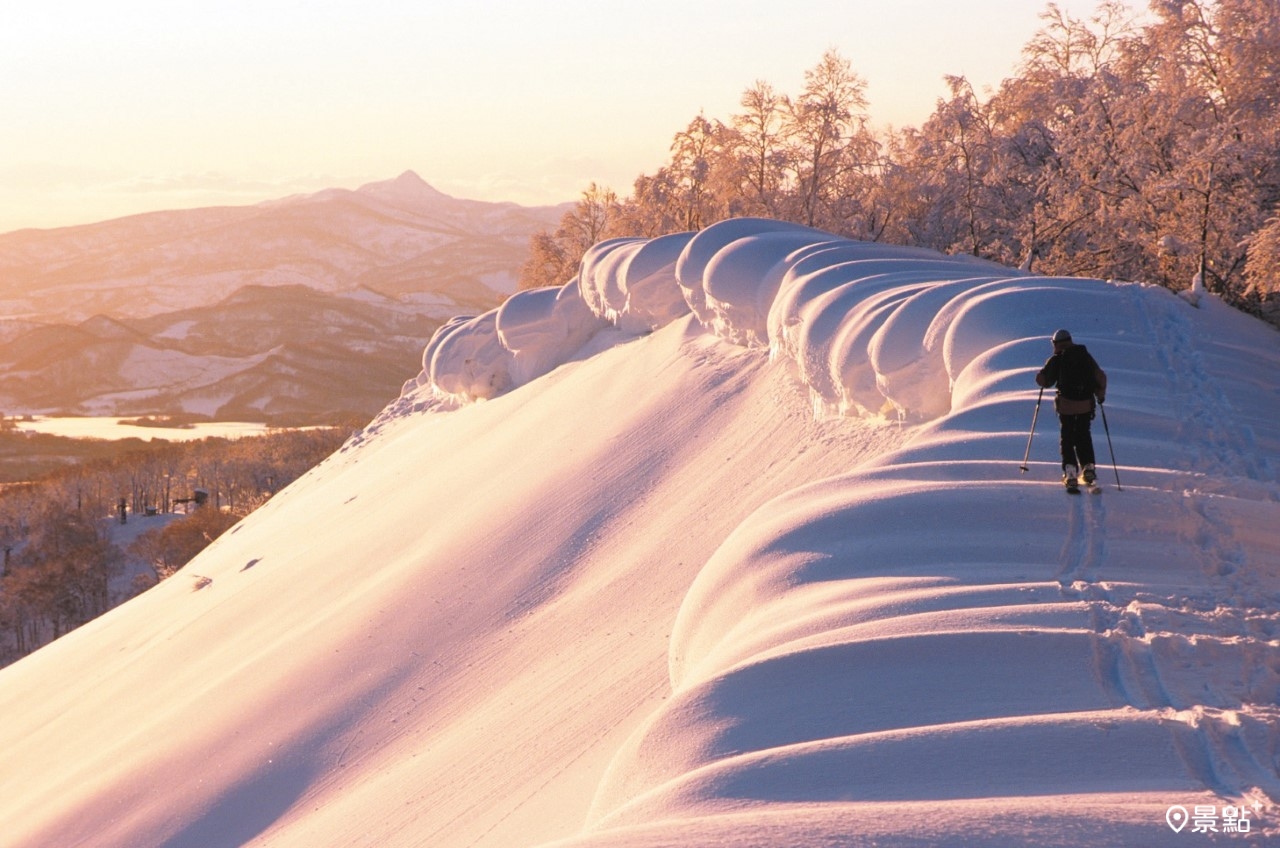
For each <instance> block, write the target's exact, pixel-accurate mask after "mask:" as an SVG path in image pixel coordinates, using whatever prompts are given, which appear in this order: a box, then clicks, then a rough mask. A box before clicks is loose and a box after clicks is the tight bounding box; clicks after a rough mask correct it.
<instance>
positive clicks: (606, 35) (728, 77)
mask: <svg viewBox="0 0 1280 848" xmlns="http://www.w3.org/2000/svg"><path fill="white" fill-rule="evenodd" d="M1058 5H1059V6H1060V7H1061V8H1062V9H1064V10H1065V11H1067V12H1069V13H1071V14H1073V15H1076V16H1080V17H1085V16H1088V15H1090V14H1092V12H1093V10H1094V9H1095V8H1096V5H1097V4H1096V3H1095V2H1093V0H1060V2H1059V4H1058ZM1043 9H1044V5H1038V4H1036V3H1034V2H1027V0H974V2H966V3H963V4H958V3H943V2H936V0H899V1H898V2H893V3H885V2H883V0H838V1H837V0H794V2H787V3H782V2H777V0H770V2H762V0H734V1H733V2H729V0H652V1H651V2H648V3H645V4H643V5H640V4H635V3H628V4H604V3H599V2H597V0H552V2H549V3H542V4H533V3H523V2H521V3H517V2H513V0H475V2H472V3H469V4H444V3H430V4H427V3H421V2H415V0H378V1H377V2H372V3H371V2H368V0H362V2H354V0H321V2H307V3H303V2H295V1H294V0H221V2H208V1H206V0H163V2H158V1H157V0H112V2H101V0H45V2H42V3H40V4H34V3H22V4H17V3H12V4H5V6H4V7H3V11H0V78H3V79H4V80H5V84H4V85H3V86H0V114H2V115H4V116H5V119H4V126H3V129H2V130H0V232H7V231H10V230H14V229H19V228H24V227H58V226H67V225H72V224H78V223H88V222H92V221H98V220H104V219H107V218H112V217H119V216H122V215H126V214H133V213H136V212H142V211H150V210H155V209H172V208H187V207H193V206H209V205H221V204H244V203H255V202H259V201H261V200H267V199H273V198H277V197H282V196H287V195H291V194H297V193H306V192H312V191H318V190H320V189H323V188H331V187H346V188H355V187H358V186H360V185H362V184H364V183H367V182H373V181H377V180H383V179H390V178H393V177H395V176H397V175H399V174H400V173H402V172H404V171H406V170H413V171H416V172H417V173H418V174H419V175H420V176H422V177H423V178H424V179H425V180H427V182H429V183H431V184H432V185H433V186H435V187H436V188H438V189H440V190H441V191H444V192H446V193H448V194H452V195H454V196H456V197H466V198H473V199H477V200H488V201H513V202H516V203H521V204H526V205H537V204H550V203H558V202H562V201H565V200H573V199H576V198H577V197H578V196H579V195H580V193H581V192H582V191H583V189H585V188H586V187H587V186H588V185H589V184H590V183H591V182H597V183H600V184H602V185H606V186H609V187H611V188H614V189H615V190H617V191H619V193H620V194H623V195H626V194H628V193H629V192H630V187H631V184H632V182H633V181H634V179H635V177H637V176H638V175H640V174H644V173H652V172H653V171H654V170H656V169H657V168H658V167H659V166H660V165H662V164H663V163H664V162H665V161H666V159H667V156H668V150H669V145H670V141H671V138H672V136H674V134H675V133H676V132H678V131H680V130H681V129H683V128H684V127H685V126H686V125H687V124H688V123H689V121H690V120H692V119H693V118H694V117H696V116H697V115H698V114H699V113H700V112H701V113H704V114H706V115H707V116H708V117H711V118H719V119H723V120H727V119H728V118H729V117H730V116H731V115H732V114H733V113H734V112H735V111H736V110H737V108H738V99H739V98H740V96H741V94H742V92H743V91H744V90H746V89H747V88H748V87H750V86H751V85H752V84H753V83H754V82H755V81H756V80H764V81H767V82H769V83H770V84H771V85H773V87H774V88H775V89H776V90H778V91H780V92H783V93H789V94H790V93H796V92H798V91H799V90H800V87H801V85H802V83H803V78H804V72H805V70H806V69H808V68H811V67H813V66H814V65H816V64H817V62H818V61H819V59H820V58H821V56H822V54H823V53H824V52H825V51H826V50H828V49H831V48H834V49H836V50H838V51H839V52H840V53H841V54H842V55H843V56H844V57H845V58H847V59H849V60H850V62H851V63H852V66H853V68H854V70H855V71H856V72H857V73H858V74H859V75H861V76H862V77H863V78H864V79H865V80H866V82H867V95H868V99H869V100H870V112H871V115H872V119H873V121H874V122H875V123H876V124H878V125H881V126H884V125H894V126H905V125H913V126H915V125H919V124H920V123H922V122H923V120H924V119H925V118H926V117H927V116H928V114H929V113H930V112H931V111H932V108H933V106H934V104H935V102H936V100H937V98H938V97H940V96H942V95H943V94H944V93H945V83H944V81H943V77H944V75H947V74H964V75H967V76H968V77H969V79H970V80H971V81H972V82H974V83H975V85H976V87H977V88H978V89H979V91H981V90H983V88H985V87H994V86H996V85H998V84H999V82H1000V80H1001V79H1003V78H1005V77H1008V76H1011V75H1012V74H1013V73H1014V72H1015V70H1016V67H1017V64H1018V61H1019V57H1020V51H1021V48H1022V46H1023V45H1025V44H1026V43H1027V41H1028V40H1029V39H1030V37H1031V36H1032V35H1033V34H1034V32H1035V31H1036V30H1037V29H1038V28H1039V27H1040V25H1041V23H1042V21H1041V20H1040V18H1039V15H1040V13H1041V12H1042V11H1043Z"/></svg>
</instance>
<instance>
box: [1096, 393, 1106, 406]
mask: <svg viewBox="0 0 1280 848" xmlns="http://www.w3.org/2000/svg"><path fill="white" fill-rule="evenodd" d="M1095 397H1097V398H1098V403H1099V404H1102V403H1104V402H1105V401H1106V399H1107V394H1106V392H1098V394H1097V395H1095Z"/></svg>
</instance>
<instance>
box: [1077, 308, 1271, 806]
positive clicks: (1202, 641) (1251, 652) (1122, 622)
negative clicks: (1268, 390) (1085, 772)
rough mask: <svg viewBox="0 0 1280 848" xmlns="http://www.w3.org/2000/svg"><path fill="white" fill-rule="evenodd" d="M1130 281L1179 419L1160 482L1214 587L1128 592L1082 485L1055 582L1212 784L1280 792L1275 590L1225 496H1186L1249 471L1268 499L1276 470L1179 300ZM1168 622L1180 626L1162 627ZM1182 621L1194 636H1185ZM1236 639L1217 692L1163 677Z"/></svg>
mask: <svg viewBox="0 0 1280 848" xmlns="http://www.w3.org/2000/svg"><path fill="white" fill-rule="evenodd" d="M1128 291H1129V293H1130V303H1131V305H1132V306H1135V307H1137V308H1136V310H1135V311H1136V312H1137V313H1138V314H1139V315H1140V316H1141V317H1142V325H1143V326H1144V328H1145V331H1146V335H1147V344H1148V346H1149V349H1150V350H1152V351H1154V352H1155V354H1154V355H1155V357H1156V359H1157V361H1158V363H1159V366H1160V369H1159V371H1158V372H1157V376H1158V377H1159V378H1160V379H1162V381H1163V383H1164V394H1165V397H1166V398H1167V401H1168V403H1169V405H1170V408H1172V409H1174V410H1175V414H1174V418H1175V420H1177V421H1178V422H1180V426H1179V428H1178V430H1177V433H1176V447H1177V448H1178V449H1177V450H1170V452H1169V453H1170V455H1171V456H1172V457H1175V458H1177V459H1179V460H1181V461H1182V462H1183V465H1182V466H1181V467H1180V468H1179V471H1180V473H1177V474H1174V475H1172V476H1171V481H1170V482H1169V483H1168V484H1167V488H1168V489H1169V490H1171V491H1172V492H1173V493H1174V494H1175V495H1179V497H1178V501H1179V504H1180V509H1181V517H1180V518H1179V519H1178V520H1177V521H1176V522H1175V524H1176V525H1177V526H1179V527H1181V528H1182V529H1181V531H1180V536H1181V538H1182V540H1183V541H1184V542H1185V543H1186V545H1185V549H1186V550H1188V551H1190V556H1191V557H1193V558H1194V559H1195V560H1196V561H1197V564H1198V568H1199V570H1200V571H1201V572H1202V573H1203V574H1204V576H1205V578H1206V580H1207V581H1208V582H1209V584H1210V587H1209V591H1208V592H1206V593H1205V595H1204V597H1202V598H1198V597H1195V596H1191V597H1176V596H1175V597H1168V598H1153V597H1150V596H1141V597H1138V596H1135V597H1124V596H1123V594H1122V593H1118V592H1116V591H1115V590H1114V587H1112V586H1110V585H1108V584H1107V583H1106V582H1105V581H1102V580H1100V577H1099V576H1100V568H1101V566H1102V565H1103V564H1104V563H1105V562H1106V561H1107V549H1106V547H1107V546H1106V535H1107V534H1106V519H1107V508H1106V498H1107V497H1109V496H1102V497H1089V496H1088V495H1087V494H1086V495H1083V496H1081V497H1074V498H1070V499H1069V500H1068V521H1067V532H1066V537H1065V539H1064V542H1063V547H1062V551H1061V554H1060V556H1059V570H1058V582H1059V584H1060V586H1061V587H1062V593H1063V596H1064V597H1066V598H1072V599H1078V600H1080V601H1082V602H1084V603H1086V604H1088V606H1089V612H1090V620H1091V622H1092V626H1093V633H1094V639H1095V649H1094V663H1095V668H1096V673H1097V675H1098V678H1099V681H1100V682H1101V683H1102V684H1103V685H1104V687H1105V688H1106V689H1107V691H1109V692H1110V693H1112V696H1113V697H1114V698H1115V699H1116V700H1117V702H1118V703H1119V704H1122V705H1125V706H1128V707H1132V708H1134V709H1138V710H1155V711H1158V712H1159V713H1160V714H1161V715H1162V716H1164V717H1166V718H1167V719H1168V720H1169V721H1173V722H1178V723H1181V724H1182V725H1183V727H1184V729H1182V730H1181V731H1179V732H1178V733H1177V734H1176V735H1175V743H1176V746H1177V749H1178V752H1179V754H1180V756H1181V758H1182V759H1183V761H1184V763H1185V764H1186V767H1187V769H1188V772H1189V773H1190V774H1192V775H1194V776H1195V777H1196V779H1198V780H1199V781H1200V782H1201V783H1203V784H1204V785H1205V786H1206V787H1208V788H1209V789H1210V790H1211V791H1213V792H1214V793H1215V794H1217V795H1218V796H1220V797H1223V798H1239V797H1242V796H1243V795H1244V794H1246V793H1248V792H1249V791H1250V790H1252V789H1255V788H1262V789H1263V790H1264V791H1265V792H1266V793H1267V794H1268V795H1269V796H1270V797H1271V798H1273V799H1274V798H1276V797H1278V796H1280V779H1278V778H1277V770H1276V754H1277V749H1278V748H1280V709H1277V708H1276V706H1275V697H1276V694H1277V693H1276V690H1275V675H1276V673H1277V672H1278V671H1280V655H1278V654H1277V647H1278V645H1277V642H1276V641H1275V640H1276V635H1277V633H1278V632H1280V614H1277V613H1276V612H1275V610H1276V608H1277V606H1278V605H1280V604H1278V603H1277V602H1278V601H1280V598H1277V597H1276V596H1275V595H1274V594H1272V595H1268V596H1260V595H1259V594H1258V593H1257V592H1256V590H1255V587H1254V584H1255V582H1256V581H1252V580H1250V578H1249V575H1250V571H1249V565H1250V563H1249V561H1248V555H1247V552H1246V548H1245V546H1244V545H1243V544H1242V543H1241V541H1240V540H1239V539H1238V538H1237V537H1236V533H1235V530H1234V528H1233V525H1232V523H1231V522H1230V521H1229V520H1228V518H1227V517H1226V516H1224V515H1223V514H1222V512H1223V510H1224V508H1223V507H1220V506H1219V504H1218V503H1217V502H1216V501H1215V499H1214V498H1212V497H1200V498H1192V497H1187V496H1185V495H1186V491H1187V490H1194V489H1196V488H1197V487H1198V485H1199V484H1200V483H1201V482H1202V481H1205V480H1212V479H1214V478H1225V479H1227V480H1231V479H1237V478H1245V479H1247V480H1251V481H1257V482H1260V483H1264V484H1270V485H1267V486H1266V492H1267V494H1269V496H1270V499H1276V487H1275V486H1274V481H1275V474H1274V472H1273V470H1272V469H1271V467H1270V464H1269V463H1268V462H1267V460H1266V459H1265V457H1263V455H1262V453H1261V452H1260V450H1259V448H1258V445H1257V443H1256V441H1255V440H1254V439H1253V437H1252V434H1251V433H1250V432H1249V431H1248V430H1247V429H1246V428H1244V427H1242V426H1241V425H1240V424H1239V423H1238V418H1237V416H1236V414H1235V410H1234V409H1233V408H1232V405H1231V403H1230V400H1229V399H1228V397H1227V395H1226V393H1225V392H1223V391H1222V389H1221V387H1220V386H1219V384H1218V382H1217V381H1216V380H1215V379H1214V378H1213V377H1212V376H1211V374H1210V373H1209V371H1208V370H1207V369H1206V368H1205V364H1204V358H1205V354H1204V352H1203V351H1202V350H1200V349H1199V347H1198V346H1197V343H1196V335H1195V333H1194V328H1193V327H1192V325H1191V322H1190V320H1189V319H1188V317H1187V316H1186V315H1185V314H1184V313H1183V311H1182V309H1181V308H1179V307H1180V304H1178V303H1176V302H1168V301H1166V302H1161V303H1158V304H1157V303H1155V302H1154V301H1153V299H1152V298H1150V297H1145V298H1139V297H1137V296H1136V294H1137V291H1138V290H1137V287H1130V288H1129V289H1128ZM1153 313H1155V314H1153ZM1113 385H1114V384H1113ZM1098 435H1100V434H1096V433H1095V441H1098V440H1097V436H1098ZM1104 438H1105V436H1104ZM1101 458H1102V454H1101V451H1099V459H1101ZM1099 466H1101V462H1099ZM1100 470H1101V468H1100ZM1100 479H1102V478H1101V474H1100ZM1128 488H1129V491H1131V492H1138V491H1140V489H1138V488H1137V487H1134V486H1132V485H1131V486H1129V487H1128ZM1214 598H1216V599H1217V600H1216V601H1215V600H1211V599H1214ZM1224 598H1225V599H1226V601H1227V603H1226V604H1225V605H1224V604H1223V602H1222V600H1223V599H1224ZM1224 607H1225V609H1224ZM1171 622H1172V623H1176V624H1177V627H1176V628H1175V629H1168V628H1166V627H1164V626H1162V625H1164V624H1166V623H1171ZM1188 630H1191V631H1192V632H1193V633H1194V634H1195V635H1193V636H1191V637H1188V636H1187V635H1186V633H1187V631H1188ZM1242 643H1243V648H1242ZM1232 649H1234V652H1235V653H1237V654H1240V655H1242V656H1243V660H1242V665H1243V667H1242V668H1241V675H1240V678H1239V681H1238V686H1236V687H1234V688H1230V689H1228V690H1226V691H1222V690H1220V689H1219V690H1218V691H1216V692H1212V693H1210V692H1208V686H1207V684H1206V687H1205V688H1206V692H1205V693H1204V694H1208V695H1210V696H1211V697H1215V698H1216V699H1217V700H1218V701H1219V703H1216V704H1203V703H1199V702H1198V699H1196V698H1192V697H1187V694H1188V693H1184V692H1176V691H1173V690H1172V689H1171V688H1170V687H1169V686H1168V685H1166V683H1165V679H1166V677H1167V676H1168V673H1167V672H1166V671H1165V669H1167V668H1186V667H1189V666H1191V665H1192V664H1195V663H1199V664H1203V665H1205V666H1208V665H1212V664H1213V663H1214V662H1215V656H1216V655H1218V654H1230V653H1231V651H1232ZM1201 655H1204V656H1203V657H1202V656H1201ZM1176 676H1177V675H1176V674H1175V675H1174V677H1175V678H1176Z"/></svg>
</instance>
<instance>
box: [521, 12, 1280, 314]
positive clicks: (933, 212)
mask: <svg viewBox="0 0 1280 848" xmlns="http://www.w3.org/2000/svg"><path fill="white" fill-rule="evenodd" d="M1041 20H1042V22H1043V23H1042V27H1041V29H1040V30H1039V31H1038V32H1037V33H1036V34H1035V36H1034V37H1033V38H1032V39H1031V40H1030V42H1029V43H1028V44H1026V45H1025V47H1024V48H1023V59H1022V62H1021V65H1020V66H1019V67H1018V68H1017V74H1016V76H1013V77H1010V78H1009V79H1006V80H1004V82H1003V83H1001V84H1000V86H999V87H998V88H997V89H996V90H995V91H994V92H988V93H985V94H984V93H979V92H977V91H975V90H974V87H973V85H972V84H971V83H970V82H969V80H968V79H966V78H965V77H963V76H951V77H947V78H946V82H947V85H948V91H949V93H948V95H947V96H946V97H943V98H939V100H938V102H937V105H936V108H935V110H934V111H933V113H932V114H931V115H930V116H929V118H928V119H927V120H926V121H925V122H924V124H923V125H922V126H920V127H907V128H903V129H899V130H895V129H892V128H889V129H883V130H876V129H873V128H872V125H871V123H870V117H869V115H868V112H867V99H866V83H865V81H864V80H863V79H862V77H860V76H859V75H858V74H857V73H856V72H855V71H854V70H853V67H852V65H851V63H850V62H849V61H848V60H847V59H845V58H844V57H843V56H841V55H840V53H839V52H838V51H836V50H829V51H828V52H827V53H826V54H824V55H823V57H822V59H821V61H820V62H819V63H818V64H817V65H816V66H814V67H813V68H811V69H810V70H809V71H807V72H806V73H805V76H804V86H803V89H802V90H801V91H800V92H799V93H798V94H795V95H788V94H783V93H780V92H778V91H776V90H775V89H774V88H773V86H771V85H770V84H769V83H767V82H764V81H756V82H755V83H754V84H753V85H752V86H751V87H750V88H748V89H747V90H746V91H744V92H743V94H742V97H741V99H740V101H739V104H740V106H741V110H740V111H739V112H738V113H736V114H734V115H731V116H729V117H728V118H727V119H726V120H718V119H712V118H708V117H706V116H704V115H698V116H697V117H695V118H694V119H693V120H692V121H691V122H690V123H689V125H688V126H687V127H685V128H684V129H683V130H681V131H680V132H678V133H677V134H676V135H675V138H674V140H673V142H672V145H671V157H670V160H669V161H668V162H667V164H665V165H663V166H662V167H660V168H659V169H658V170H657V172H656V173H653V174H646V175H642V176H640V177H638V178H637V179H636V181H635V184H634V186H633V193H632V194H631V196H629V197H626V198H619V197H618V195H617V194H616V193H615V192H614V191H613V190H611V189H608V188H605V187H602V186H598V185H596V184H592V185H591V186H590V187H589V188H588V189H587V190H586V191H584V192H583V195H582V198H581V200H580V201H579V202H578V203H577V205H576V207H575V208H574V209H573V210H571V211H570V212H568V213H567V214H566V215H565V216H564V217H563V219H562V220H561V222H560V224H559V226H558V227H557V228H556V229H555V230H554V231H549V232H543V233H539V234H537V235H536V236H534V238H533V240H532V243H531V253H530V258H529V260H528V262H527V263H526V264H525V266H524V267H523V269H522V272H521V285H522V287H526V288H532V287H538V286H544V285H560V284H563V283H565V282H567V281H568V280H569V279H571V278H572V277H573V276H574V274H576V273H577V266H578V262H579V261H580V259H581V257H582V255H583V253H584V252H585V250H586V249H587V248H588V247H590V246H591V245H592V244H594V243H596V242H598V241H600V240H601V239H604V238H611V237H614V236H623V235H632V236H637V235H638V236H649V237H653V236H657V235H662V234H666V233H671V232H680V231H689V230H697V229H701V228H703V227H706V226H708V225H709V224H712V223H715V222H716V221H719V220H722V219H725V218H731V217H739V216H764V217H771V218H778V219H782V220H787V221H793V222H796V223H801V224H806V225H809V226H812V227H816V228H818V229H821V230H825V231H828V232H831V233H835V234H837V235H843V236H848V237H851V238H855V239H861V240H868V241H884V242H890V243H895V244H903V245H916V246H923V247H929V248H933V249H935V250H938V251H941V252H943V253H969V254H973V255H974V256H979V257H983V258H986V259H991V260H994V261H996V262H999V263H1001V264H1004V265H1008V266H1017V267H1021V268H1024V269H1028V270H1033V271H1035V272H1037V273H1042V274H1050V275H1066V276H1089V277H1099V278H1103V279H1123V280H1141V281H1145V282H1155V283H1159V284H1162V285H1165V286H1167V287H1170V288H1174V289H1180V288H1186V287H1187V286H1188V285H1189V284H1190V283H1191V282H1192V280H1193V279H1194V278H1195V277H1196V275H1200V278H1201V280H1202V282H1203V284H1204V286H1205V287H1206V288H1207V289H1208V290H1210V291H1212V292H1215V293H1218V294H1221V295H1223V296H1224V298H1225V299H1227V300H1228V301H1229V302H1231V303H1233V304H1235V305H1237V306H1240V307H1243V308H1248V309H1251V310H1254V311H1257V310H1259V309H1262V308H1264V307H1266V306H1268V305H1269V304H1271V305H1274V304H1273V303H1272V298H1273V296H1274V295H1275V294H1276V293H1277V291H1280V4H1277V3H1276V2H1275V0H1151V2H1150V6H1149V9H1148V11H1147V12H1146V14H1145V15H1143V16H1142V17H1141V19H1139V16H1138V15H1137V14H1136V13H1134V12H1133V10H1131V9H1130V8H1129V7H1128V6H1126V5H1125V4H1123V3H1120V2H1111V1H1110V0H1108V2H1103V3H1102V4H1101V5H1100V6H1099V7H1098V8H1097V10H1096V12H1095V13H1094V14H1093V15H1092V16H1091V17H1089V18H1088V19H1087V20H1084V19H1079V18H1076V17H1073V16H1071V15H1069V14H1067V13H1065V12H1064V11H1063V10H1062V9H1060V8H1059V7H1058V6H1057V5H1056V4H1054V3H1050V4H1048V6H1047V7H1046V9H1045V11H1044V12H1043V13H1042V14H1041ZM1139 21H1141V22H1139Z"/></svg>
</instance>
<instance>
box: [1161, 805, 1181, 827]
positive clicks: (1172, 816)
mask: <svg viewBox="0 0 1280 848" xmlns="http://www.w3.org/2000/svg"><path fill="white" fill-rule="evenodd" d="M1164 820H1165V821H1167V822H1168V823H1169V827H1171V828H1173V832H1174V833H1178V832H1180V831H1181V830H1182V829H1183V828H1184V827H1186V826H1187V808H1186V807H1182V806H1179V805H1177V804H1174V805H1173V806H1172V807H1170V808H1169V811H1168V812H1167V813H1165V814H1164Z"/></svg>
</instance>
